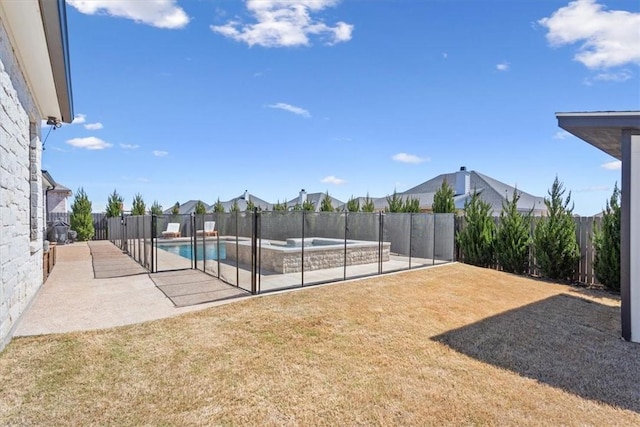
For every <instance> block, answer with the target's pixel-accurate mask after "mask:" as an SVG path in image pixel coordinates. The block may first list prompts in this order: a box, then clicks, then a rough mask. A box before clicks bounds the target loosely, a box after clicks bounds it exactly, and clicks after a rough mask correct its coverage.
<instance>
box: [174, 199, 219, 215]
mask: <svg viewBox="0 0 640 427" xmlns="http://www.w3.org/2000/svg"><path fill="white" fill-rule="evenodd" d="M198 201H199V200H189V201H188V202H185V203H182V204H181V205H180V209H179V210H178V213H179V214H180V215H188V214H190V213H192V212H195V211H196V205H197V204H198ZM203 204H204V208H205V210H206V211H208V210H209V209H211V206H209V205H208V204H206V203H204V202H203ZM163 212H164V213H165V214H167V215H169V214H172V213H173V205H172V206H171V207H170V208H169V209H165V210H164V211H163Z"/></svg>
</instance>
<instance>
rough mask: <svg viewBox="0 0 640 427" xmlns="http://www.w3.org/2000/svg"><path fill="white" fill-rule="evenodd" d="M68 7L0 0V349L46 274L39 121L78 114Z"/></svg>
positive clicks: (60, 2) (60, 1)
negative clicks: (44, 267) (68, 26)
mask: <svg viewBox="0 0 640 427" xmlns="http://www.w3.org/2000/svg"><path fill="white" fill-rule="evenodd" d="M65 7H66V4H65V2H64V0H20V1H4V0H2V1H0V350H2V349H3V348H4V346H5V345H6V344H7V343H8V342H9V340H10V339H11V337H12V335H13V331H14V330H15V327H16V325H17V322H18V321H19V319H20V317H21V316H22V314H23V312H24V311H25V310H26V308H27V307H28V306H29V304H30V303H31V300H32V299H33V297H34V296H35V294H36V292H37V291H38V289H39V288H40V286H42V282H43V277H42V256H43V250H42V246H43V230H44V215H43V212H44V209H43V208H44V201H43V189H42V173H41V155H42V142H41V134H40V123H41V120H43V119H50V120H52V121H54V122H67V123H69V122H71V120H72V119H73V99H72V96H71V83H70V73H69V56H68V44H67V26H66V25H67V24H66V13H65Z"/></svg>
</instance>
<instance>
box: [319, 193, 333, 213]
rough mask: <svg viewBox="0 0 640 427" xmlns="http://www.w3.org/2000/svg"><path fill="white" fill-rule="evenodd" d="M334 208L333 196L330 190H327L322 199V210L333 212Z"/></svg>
mask: <svg viewBox="0 0 640 427" xmlns="http://www.w3.org/2000/svg"><path fill="white" fill-rule="evenodd" d="M334 210H335V209H334V208H333V203H332V201H331V196H329V192H328V191H327V192H326V193H324V197H322V201H321V202H320V212H333V211H334Z"/></svg>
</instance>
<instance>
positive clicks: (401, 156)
mask: <svg viewBox="0 0 640 427" xmlns="http://www.w3.org/2000/svg"><path fill="white" fill-rule="evenodd" d="M391 158H392V159H393V160H395V161H396V162H401V163H413V164H418V163H423V162H428V161H429V160H430V159H429V158H428V157H425V158H423V157H418V156H416V155H415V154H407V153H398V154H394V155H393V156H391Z"/></svg>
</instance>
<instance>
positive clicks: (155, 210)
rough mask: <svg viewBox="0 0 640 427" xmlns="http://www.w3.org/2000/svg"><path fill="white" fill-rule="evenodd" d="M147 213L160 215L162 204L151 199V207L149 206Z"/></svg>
mask: <svg viewBox="0 0 640 427" xmlns="http://www.w3.org/2000/svg"><path fill="white" fill-rule="evenodd" d="M149 214H151V215H162V205H161V204H160V203H158V201H157V200H154V201H153V204H152V205H151V208H149Z"/></svg>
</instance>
